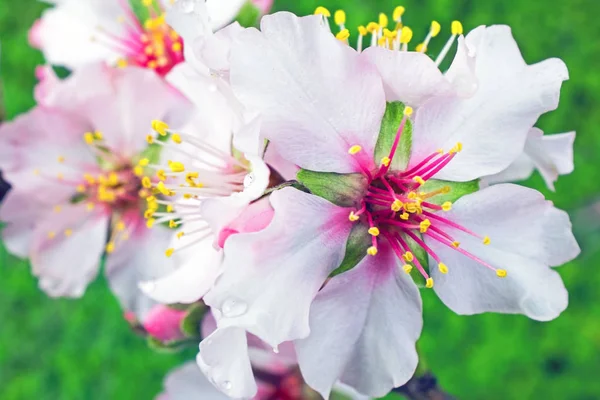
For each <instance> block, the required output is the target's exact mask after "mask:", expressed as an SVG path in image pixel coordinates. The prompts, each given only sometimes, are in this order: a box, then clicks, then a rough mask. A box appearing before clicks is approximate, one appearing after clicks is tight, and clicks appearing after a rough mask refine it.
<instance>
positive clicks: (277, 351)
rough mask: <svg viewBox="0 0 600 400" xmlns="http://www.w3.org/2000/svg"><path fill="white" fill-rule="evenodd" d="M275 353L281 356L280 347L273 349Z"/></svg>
mask: <svg viewBox="0 0 600 400" xmlns="http://www.w3.org/2000/svg"><path fill="white" fill-rule="evenodd" d="M273 353H275V354H279V347H278V346H275V347H273Z"/></svg>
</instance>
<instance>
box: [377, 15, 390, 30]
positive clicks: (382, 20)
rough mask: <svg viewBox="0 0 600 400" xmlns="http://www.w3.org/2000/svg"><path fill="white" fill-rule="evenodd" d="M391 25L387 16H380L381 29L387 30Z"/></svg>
mask: <svg viewBox="0 0 600 400" xmlns="http://www.w3.org/2000/svg"><path fill="white" fill-rule="evenodd" d="M389 23H390V20H389V18H388V16H387V15H385V14H384V13H381V14H379V26H380V27H381V28H387V26H388V24H389Z"/></svg>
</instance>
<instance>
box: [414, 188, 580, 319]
mask: <svg viewBox="0 0 600 400" xmlns="http://www.w3.org/2000/svg"><path fill="white" fill-rule="evenodd" d="M443 217H445V218H448V219H449V220H451V221H454V222H455V223H458V224H461V225H463V226H464V227H466V228H467V229H470V230H472V231H474V232H477V233H479V234H481V235H488V236H489V238H490V239H491V243H490V244H489V245H485V244H483V241H482V240H481V239H480V238H476V237H473V236H470V235H468V234H465V233H463V232H461V231H458V230H456V229H453V228H450V227H448V228H444V231H446V232H447V233H449V234H450V235H452V236H453V238H454V239H455V240H457V241H458V242H460V243H461V244H460V247H461V248H462V249H464V250H466V251H468V252H470V253H472V254H473V255H475V256H476V257H479V258H480V259H481V260H483V261H485V262H487V263H489V264H490V265H491V266H492V267H494V268H499V269H503V270H505V271H507V276H506V277H505V278H499V277H497V276H496V273H495V272H494V271H492V270H490V269H488V268H486V267H485V266H483V265H481V264H480V263H478V262H476V261H474V260H473V259H471V258H469V257H467V256H465V255H462V254H460V253H459V252H458V251H456V250H455V249H452V248H450V247H447V246H444V245H441V244H439V243H438V242H436V241H435V240H432V239H431V238H430V237H429V236H427V235H425V242H426V243H427V244H428V245H429V246H430V247H431V248H432V249H433V250H434V251H435V252H436V253H437V254H438V256H439V257H440V258H441V260H442V261H443V262H444V264H446V265H447V266H448V269H449V272H448V273H447V274H441V273H440V272H439V271H438V269H437V268H436V267H435V262H434V261H433V260H430V263H431V265H432V268H431V271H432V276H433V279H434V281H435V286H434V289H435V290H436V292H437V294H438V295H439V296H440V298H441V299H442V301H443V302H444V303H445V304H446V305H447V306H448V307H450V308H451V309H452V310H454V311H455V312H457V313H459V314H475V313H481V312H487V311H493V312H504V313H521V314H525V315H527V316H529V317H530V318H533V319H537V320H542V321H546V320H550V319H553V318H555V317H557V316H558V315H559V314H560V313H561V312H562V311H563V310H564V309H565V308H566V306H567V291H566V289H565V288H564V285H563V283H562V280H561V278H560V276H559V275H558V274H557V273H556V272H555V271H553V270H552V269H550V268H549V266H557V265H561V264H563V263H565V262H567V261H569V260H571V259H573V258H574V257H576V256H577V255H578V254H579V251H580V250H579V246H578V245H577V242H576V241H575V238H574V237H573V234H572V232H571V223H570V221H569V217H568V215H567V214H566V213H565V212H564V211H560V210H558V209H556V208H554V207H553V205H552V203H551V202H549V201H546V200H544V197H543V196H542V195H541V194H540V193H538V192H536V191H535V190H532V189H529V188H525V187H521V186H517V185H512V184H500V185H495V186H491V187H488V188H486V189H483V190H481V191H479V192H476V193H474V194H470V195H467V196H464V197H462V198H461V199H460V200H458V201H457V202H456V203H455V204H454V205H453V208H452V210H451V211H449V212H447V213H444V215H443Z"/></svg>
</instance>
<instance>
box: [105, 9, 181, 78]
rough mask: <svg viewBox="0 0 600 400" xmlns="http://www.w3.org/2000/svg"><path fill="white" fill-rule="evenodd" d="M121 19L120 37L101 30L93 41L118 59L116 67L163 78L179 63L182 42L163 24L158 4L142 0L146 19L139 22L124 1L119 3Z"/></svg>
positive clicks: (163, 17)
mask: <svg viewBox="0 0 600 400" xmlns="http://www.w3.org/2000/svg"><path fill="white" fill-rule="evenodd" d="M120 1H121V2H122V4H121V6H122V8H123V11H124V15H122V16H120V17H119V20H118V21H119V23H120V24H122V25H123V26H124V27H125V34H124V35H114V34H112V33H110V32H108V31H106V30H104V29H102V28H101V27H100V28H98V30H99V32H100V34H101V35H99V36H97V37H96V36H95V37H94V38H93V39H94V40H95V41H99V42H101V43H102V44H104V45H106V46H107V47H109V48H110V49H111V50H114V51H116V52H118V53H120V54H121V55H122V57H121V58H120V59H119V60H118V62H117V66H119V67H121V68H124V67H126V66H128V65H135V66H139V67H144V68H149V69H153V70H155V71H156V72H157V73H158V74H159V75H161V76H165V75H166V74H168V73H169V71H171V69H172V68H173V67H174V66H175V65H177V64H179V63H180V62H182V61H183V40H182V39H181V37H180V36H179V35H178V34H177V33H176V32H175V31H174V30H173V29H171V27H169V25H167V24H166V22H165V12H164V9H163V7H162V6H161V4H160V3H159V2H158V1H155V0H142V5H143V6H144V7H145V8H146V11H147V12H146V14H147V18H146V19H144V20H143V21H141V22H140V20H139V19H138V17H137V16H136V15H135V13H134V12H133V11H132V9H131V7H130V6H129V4H128V3H127V2H126V1H125V0H120Z"/></svg>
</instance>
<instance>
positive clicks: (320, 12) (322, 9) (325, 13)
mask: <svg viewBox="0 0 600 400" xmlns="http://www.w3.org/2000/svg"><path fill="white" fill-rule="evenodd" d="M315 15H322V16H324V17H325V18H329V17H331V13H330V12H329V10H328V9H326V8H325V7H323V6H319V7H317V9H316V10H315Z"/></svg>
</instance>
